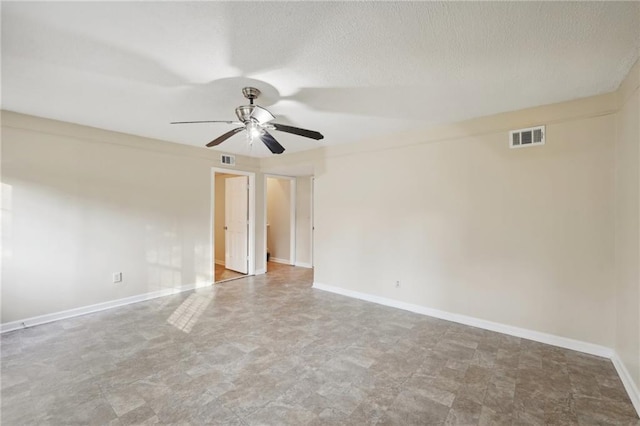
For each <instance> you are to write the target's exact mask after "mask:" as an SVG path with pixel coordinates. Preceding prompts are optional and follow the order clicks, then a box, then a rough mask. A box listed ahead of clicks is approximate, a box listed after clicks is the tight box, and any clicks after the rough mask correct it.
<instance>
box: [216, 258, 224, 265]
mask: <svg viewBox="0 0 640 426" xmlns="http://www.w3.org/2000/svg"><path fill="white" fill-rule="evenodd" d="M214 262H215V264H216V265H222V266H224V260H220V259H216V260H214Z"/></svg>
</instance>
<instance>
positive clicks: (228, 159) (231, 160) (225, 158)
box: [220, 154, 236, 166]
mask: <svg viewBox="0 0 640 426" xmlns="http://www.w3.org/2000/svg"><path fill="white" fill-rule="evenodd" d="M220 161H221V162H222V164H226V165H228V166H235V165H236V156H235V155H226V154H222V155H221V156H220Z"/></svg>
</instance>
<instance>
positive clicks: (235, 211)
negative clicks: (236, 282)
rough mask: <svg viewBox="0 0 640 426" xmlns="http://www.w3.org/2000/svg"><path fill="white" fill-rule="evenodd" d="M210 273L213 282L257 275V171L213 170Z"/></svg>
mask: <svg viewBox="0 0 640 426" xmlns="http://www.w3.org/2000/svg"><path fill="white" fill-rule="evenodd" d="M211 253H212V259H211V260H212V262H211V263H212V265H211V275H212V281H213V282H214V283H219V282H223V281H229V280H232V279H237V278H242V277H245V276H247V275H253V274H255V174H254V173H251V172H242V171H236V170H227V169H219V168H213V169H212V197H211Z"/></svg>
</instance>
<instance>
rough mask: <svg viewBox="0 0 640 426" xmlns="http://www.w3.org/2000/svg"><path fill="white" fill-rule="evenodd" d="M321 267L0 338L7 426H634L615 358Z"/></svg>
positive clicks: (284, 271) (230, 284)
mask: <svg viewBox="0 0 640 426" xmlns="http://www.w3.org/2000/svg"><path fill="white" fill-rule="evenodd" d="M311 282H312V272H311V271H310V270H308V269H302V268H294V267H281V268H274V270H273V272H270V273H268V274H266V275H262V276H258V277H247V278H242V279H240V280H235V281H229V282H227V283H223V284H217V285H215V286H214V287H210V288H206V289H201V290H200V291H196V292H188V293H182V294H179V295H175V296H169V297H165V298H160V299H155V300H152V301H148V302H143V303H138V304H135V305H129V306H126V307H122V308H116V309H112V310H109V311H104V312H100V313H96V314H92V315H86V316H83V317H78V318H74V319H69V320H64V321H58V322H55V323H51V324H46V325H42V326H37V327H33V328H29V329H25V330H20V331H16V332H12V333H5V334H4V335H2V340H1V343H2V348H1V354H2V367H1V379H2V392H1V396H2V406H1V409H2V411H1V416H2V418H1V422H2V424H3V425H24V424H54V425H72V424H78V425H80V424H81V425H84V424H113V425H124V424H150V423H162V424H229V425H254V424H255V425H262V424H265V425H304V424H344V425H361V424H362V425H364V424H402V425H410V424H423V425H439V424H460V425H474V424H482V425H501V424H523V425H524V424H528V425H543V424H553V425H556V424H558V425H559V424H583V425H596V424H599V425H604V424H613V425H637V424H638V418H637V417H636V415H635V412H634V410H633V407H632V406H631V403H630V402H629V399H628V397H627V395H626V394H625V392H624V390H623V388H622V384H621V382H620V380H619V378H618V377H617V375H616V373H615V370H614V368H613V366H612V364H611V362H609V361H608V360H606V359H601V358H597V357H594V356H589V355H585V354H581V353H577V352H572V351H568V350H563V349H560V348H556V347H552V346H547V345H543V344H539V343H535V342H531V341H527V340H523V339H519V338H515V337H510V336H506V335H501V334H497V333H492V332H488V331H484V330H480V329H476V328H472V327H467V326H462V325H458V324H454V323H450V322H446V321H442V320H437V319H433V318H429V317H426V316H421V315H417V314H413V313H410V312H405V311H401V310H397V309H392V308H387V307H383V306H379V305H375V304H371V303H367V302H362V301H358V300H354V299H349V298H346V297H342V296H338V295H334V294H330V293H326V292H322V291H319V290H313V289H312V288H311Z"/></svg>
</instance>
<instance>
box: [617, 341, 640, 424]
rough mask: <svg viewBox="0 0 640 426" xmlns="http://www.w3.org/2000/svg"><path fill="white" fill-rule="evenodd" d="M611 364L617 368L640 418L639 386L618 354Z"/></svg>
mask: <svg viewBox="0 0 640 426" xmlns="http://www.w3.org/2000/svg"><path fill="white" fill-rule="evenodd" d="M611 362H613V366H614V367H615V368H616V371H617V372H618V376H620V380H621V381H622V384H623V385H624V388H625V390H626V391H627V394H628V395H629V399H630V400H631V403H632V404H633V407H634V408H635V409H636V412H637V413H638V416H640V391H639V390H638V386H637V385H636V383H635V382H634V380H633V377H631V374H629V370H627V367H625V366H624V364H623V363H622V360H621V359H620V357H619V356H618V354H617V353H616V352H614V353H613V356H612V357H611Z"/></svg>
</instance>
